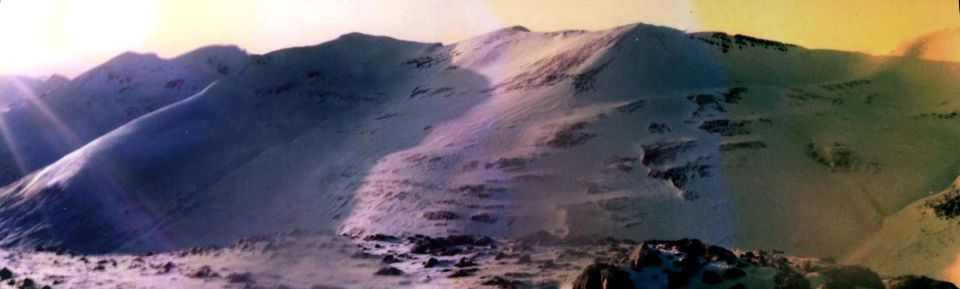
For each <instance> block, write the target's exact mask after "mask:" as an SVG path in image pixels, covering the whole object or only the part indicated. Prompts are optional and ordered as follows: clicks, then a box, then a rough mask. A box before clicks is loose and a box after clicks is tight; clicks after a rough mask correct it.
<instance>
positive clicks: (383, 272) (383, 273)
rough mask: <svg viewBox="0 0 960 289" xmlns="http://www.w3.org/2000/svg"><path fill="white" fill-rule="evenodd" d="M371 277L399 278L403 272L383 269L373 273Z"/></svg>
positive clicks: (395, 269) (390, 268) (394, 269)
mask: <svg viewBox="0 0 960 289" xmlns="http://www.w3.org/2000/svg"><path fill="white" fill-rule="evenodd" d="M373 275H379V276H400V275H403V271H401V270H400V269H397V268H394V267H383V268H380V269H379V270H377V271H376V272H373Z"/></svg>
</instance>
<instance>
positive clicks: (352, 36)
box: [337, 32, 393, 40]
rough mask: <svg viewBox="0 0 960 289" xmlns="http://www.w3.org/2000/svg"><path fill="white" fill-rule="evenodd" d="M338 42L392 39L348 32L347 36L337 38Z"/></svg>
mask: <svg viewBox="0 0 960 289" xmlns="http://www.w3.org/2000/svg"><path fill="white" fill-rule="evenodd" d="M337 39H338V40H349V39H369V40H378V39H380V40H382V39H393V38H390V37H387V36H379V35H372V34H366V33H360V32H350V33H347V34H343V35H340V37H337Z"/></svg>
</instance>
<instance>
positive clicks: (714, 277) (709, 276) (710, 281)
mask: <svg viewBox="0 0 960 289" xmlns="http://www.w3.org/2000/svg"><path fill="white" fill-rule="evenodd" d="M721 282H723V278H721V277H720V274H717V272H714V271H703V284H707V285H717V284H720V283H721Z"/></svg>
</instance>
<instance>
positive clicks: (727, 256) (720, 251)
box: [707, 245, 739, 266]
mask: <svg viewBox="0 0 960 289" xmlns="http://www.w3.org/2000/svg"><path fill="white" fill-rule="evenodd" d="M707 256H708V257H709V258H710V260H711V261H715V262H723V263H726V264H727V265H731V266H732V265H735V264H737V262H738V261H739V258H737V254H734V253H733V251H730V250H728V249H727V248H724V247H720V246H714V245H710V246H707Z"/></svg>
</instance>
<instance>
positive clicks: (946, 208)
mask: <svg viewBox="0 0 960 289" xmlns="http://www.w3.org/2000/svg"><path fill="white" fill-rule="evenodd" d="M924 205H925V206H927V207H929V208H931V209H933V212H934V214H936V215H937V217H939V218H941V219H944V220H952V219H955V218H957V217H958V216H960V187H957V186H950V188H949V189H948V190H947V191H946V192H944V193H942V194H941V195H940V196H938V197H936V198H933V199H931V200H929V201H927V202H926V203H924Z"/></svg>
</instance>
